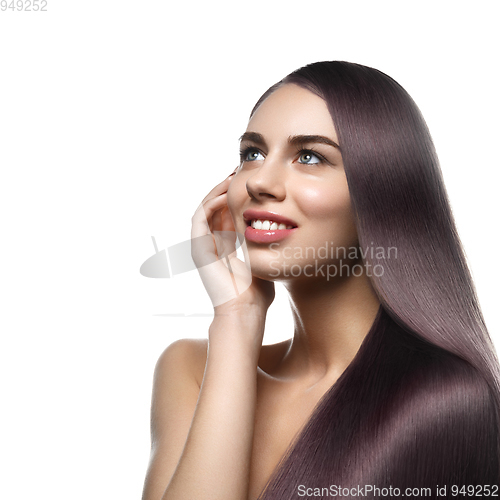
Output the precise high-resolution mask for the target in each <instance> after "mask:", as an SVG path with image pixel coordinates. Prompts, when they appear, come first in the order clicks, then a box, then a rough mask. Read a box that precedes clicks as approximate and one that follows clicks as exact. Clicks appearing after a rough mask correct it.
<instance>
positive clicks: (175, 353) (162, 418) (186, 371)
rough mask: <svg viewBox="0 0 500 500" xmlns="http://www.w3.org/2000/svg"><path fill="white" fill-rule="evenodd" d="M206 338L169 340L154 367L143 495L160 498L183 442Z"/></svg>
mask: <svg viewBox="0 0 500 500" xmlns="http://www.w3.org/2000/svg"><path fill="white" fill-rule="evenodd" d="M206 352H207V341H206V340H193V339H183V340H177V341H176V342H173V343H172V344H170V345H169V346H168V347H167V348H166V349H165V350H164V351H163V352H162V354H161V355H160V357H159V358H158V361H157V363H156V367H155V370H154V381H153V394H152V399H151V458H150V462H149V467H148V472H147V474H146V480H145V483H144V492H143V499H152V498H154V499H156V498H161V497H162V495H163V492H164V490H165V488H166V486H167V484H168V482H169V481H170V478H171V477H172V474H173V473H174V470H175V468H176V466H177V463H178V461H179V459H180V456H181V454H182V450H183V448H184V444H185V442H186V439H187V436H188V433H189V427H190V425H191V421H192V419H193V414H194V411H195V408H196V403H197V401H198V396H199V393H200V385H201V381H202V379H203V372H204V370H205V363H206Z"/></svg>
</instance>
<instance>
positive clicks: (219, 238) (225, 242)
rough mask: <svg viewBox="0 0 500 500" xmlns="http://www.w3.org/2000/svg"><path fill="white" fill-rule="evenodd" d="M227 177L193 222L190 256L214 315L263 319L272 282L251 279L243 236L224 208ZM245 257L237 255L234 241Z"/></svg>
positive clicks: (267, 306)
mask: <svg viewBox="0 0 500 500" xmlns="http://www.w3.org/2000/svg"><path fill="white" fill-rule="evenodd" d="M232 179H233V175H231V176H229V177H228V178H227V179H225V180H224V181H223V182H221V183H220V184H219V185H217V186H216V187H215V188H214V189H212V191H210V193H209V194H208V195H207V196H206V197H205V198H204V199H203V201H202V202H201V204H200V206H199V207H198V209H197V210H196V213H195V214H194V216H193V219H192V223H193V225H192V231H191V255H192V257H193V260H194V262H195V264H196V266H197V267H198V272H199V273H200V277H201V279H202V281H203V284H204V286H205V288H206V290H207V292H208V294H209V296H210V299H211V300H212V304H213V305H214V308H215V314H216V316H217V315H227V314H233V313H236V314H239V315H246V313H248V314H249V315H255V314H258V315H260V316H263V317H265V315H266V312H267V309H268V308H269V306H270V305H271V303H272V301H273V299H274V283H272V282H268V281H264V280H261V279H259V278H255V277H252V273H251V270H250V262H249V258H248V253H247V249H246V244H245V238H244V235H242V234H238V233H236V231H235V227H234V222H233V219H232V217H231V214H230V213H229V209H228V206H227V190H228V188H229V185H230V183H231V180H232ZM237 239H238V241H239V243H240V244H241V247H242V250H243V253H244V255H245V262H242V261H241V260H240V259H239V258H238V257H237V255H236V240H237Z"/></svg>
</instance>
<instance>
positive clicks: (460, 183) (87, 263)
mask: <svg viewBox="0 0 500 500" xmlns="http://www.w3.org/2000/svg"><path fill="white" fill-rule="evenodd" d="M47 10H48V12H12V11H10V10H8V11H7V12H0V165H1V168H2V178H1V179H2V180H1V183H0V190H1V191H0V203H1V214H2V225H1V227H2V231H1V237H2V243H1V246H0V249H1V252H2V259H1V266H2V273H1V293H2V302H1V304H2V313H1V320H0V321H1V325H0V326H1V335H2V349H1V354H0V356H1V358H0V370H1V373H0V376H1V384H2V388H1V395H2V398H1V402H2V412H1V419H2V423H1V427H0V450H1V451H0V453H1V455H2V462H3V463H2V469H1V476H2V480H1V482H0V497H1V498H8V499H9V500H14V499H18V498H19V499H21V498H23V499H24V498H32V497H35V496H36V497H37V498H40V497H41V498H51V499H66V498H71V499H73V500H77V499H86V500H87V499H90V498H92V499H109V498H116V499H137V498H140V494H141V489H142V484H143V480H144V474H145V471H146V466H147V461H148V455H149V404H150V393H151V383H152V374H153V368H154V364H155V362H156V359H157V358H158V356H159V354H160V353H161V352H162V351H163V349H164V348H165V347H166V346H167V345H168V344H169V343H170V342H172V341H173V340H175V339H177V338H180V337H203V336H205V335H206V331H207V327H208V325H209V322H210V318H209V316H205V317H198V318H195V317H187V316H182V315H188V314H193V313H200V314H203V313H204V314H207V315H208V314H210V310H211V308H210V303H209V301H208V299H207V298H205V295H204V292H203V289H202V288H201V283H200V282H199V280H198V277H197V276H196V273H189V274H186V275H183V276H179V277H177V278H174V279H172V280H153V279H147V278H144V277H142V276H141V275H140V274H139V267H140V265H141V263H142V262H143V261H144V260H145V259H146V258H148V257H149V256H150V255H152V253H153V252H154V248H153V245H152V242H151V238H150V237H151V235H155V236H156V240H157V242H158V246H159V248H160V249H161V248H166V247H168V246H170V245H173V244H175V243H178V242H180V241H183V240H186V239H187V238H189V229H190V227H189V226H190V219H191V216H192V214H193V212H194V210H195V208H196V207H197V205H198V203H199V202H200V200H201V198H202V197H203V196H205V194H206V193H207V192H208V191H209V190H210V189H211V188H212V187H213V186H214V185H215V184H217V183H219V182H220V181H221V180H222V179H224V177H226V176H227V175H229V174H230V173H231V172H232V171H233V169H234V167H235V166H236V165H237V163H238V137H239V136H240V135H241V134H242V132H243V131H244V129H245V127H246V122H247V118H248V114H249V112H250V110H251V108H252V106H253V104H254V103H255V101H256V100H257V99H258V97H259V96H260V95H261V94H262V93H263V92H264V91H265V90H266V89H267V88H268V87H269V86H270V85H271V84H273V83H275V82H276V81H278V80H280V79H281V78H282V77H283V76H285V75H286V74H288V73H289V72H291V71H292V70H294V69H296V68H297V67H299V66H302V65H304V64H307V63H310V62H314V61H319V60H331V59H340V60H347V61H352V62H358V63H361V64H365V65H369V66H373V67H376V68H378V69H380V70H382V71H384V72H385V73H387V74H389V75H391V76H392V77H393V78H395V79H396V80H397V81H398V82H399V83H401V84H402V85H403V86H404V87H405V88H406V89H407V90H408V91H409V93H410V94H411V95H412V96H413V98H414V99H415V100H416V102H417V104H418V105H419V106H420V108H421V110H422V112H423V114H424V116H425V118H426V120H427V122H428V124H429V127H430V129H431V132H432V134H433V137H434V140H435V143H436V146H437V150H438V153H439V155H440V159H441V163H442V168H443V172H444V176H445V181H446V185H447V188H448V192H449V196H450V199H451V203H452V207H453V210H454V213H455V217H456V220H457V224H458V228H459V232H460V235H461V237H462V240H463V243H464V247H465V250H466V253H467V255H468V258H469V262H470V266H471V269H472V272H473V275H474V278H475V282H476V286H477V290H478V294H479V298H480V301H481V304H482V306H483V310H484V314H485V317H486V321H487V324H488V326H489V328H490V330H491V333H492V336H493V338H494V340H495V342H496V345H497V346H500V319H499V315H498V307H497V304H496V301H497V299H498V291H497V284H498V282H499V278H500V276H499V270H498V257H497V252H498V244H499V237H498V233H497V228H498V222H497V218H498V204H499V202H498V181H499V176H498V170H499V168H500V161H499V153H498V145H499V132H500V130H499V123H498V116H499V111H500V109H499V98H498V88H497V87H498V76H499V74H498V69H497V68H498V47H499V38H498V35H497V33H498V26H497V21H496V2H494V1H493V0H491V1H482V0H479V1H475V2H473V3H471V2H461V1H451V0H450V1H439V0H438V1H436V0H433V1H422V0H421V1H419V2H401V1H399V2H396V1H394V2H390V1H383V0H382V1H378V2H373V1H364V2H363V1H356V2H349V1H347V0H345V1H344V2H336V1H332V0H328V1H314V0H309V1H307V2H304V1H300V2H291V1H288V2H285V1H276V2H273V1H272V0H267V1H258V0H257V1H256V0H253V1H251V2H245V3H242V2H241V3H237V2H217V1H213V2H206V1H204V2H201V1H193V2H185V3H182V2H178V1H176V2H173V1H170V2H165V1H157V0H142V1H137V0H136V1H135V2H132V1H124V0H120V1H118V0H116V1H112V0H100V1H97V0H87V1H85V2H75V1H71V0H65V1H57V0H48V9H47ZM282 292H283V291H282V290H281V289H280V290H279V296H278V299H277V300H276V304H275V305H273V308H272V309H271V312H270V319H269V325H268V331H267V333H266V335H267V341H268V342H270V341H273V339H278V338H284V337H286V336H289V335H290V334H291V321H290V317H289V313H288V310H287V307H286V306H287V304H286V297H285V296H284V294H283V293H282ZM168 314H179V315H181V316H178V317H172V316H166V315H168ZM271 334H272V335H271Z"/></svg>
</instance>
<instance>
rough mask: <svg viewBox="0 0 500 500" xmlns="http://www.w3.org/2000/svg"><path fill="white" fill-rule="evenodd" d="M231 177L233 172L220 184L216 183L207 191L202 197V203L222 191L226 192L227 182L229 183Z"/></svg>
mask: <svg viewBox="0 0 500 500" xmlns="http://www.w3.org/2000/svg"><path fill="white" fill-rule="evenodd" d="M232 179H233V174H231V175H230V176H229V177H227V178H226V179H224V180H223V181H222V182H221V183H220V184H217V186H215V187H214V188H213V189H212V190H211V191H210V193H208V194H207V195H206V196H205V198H203V201H202V203H204V202H206V201H208V200H209V199H211V198H214V197H215V196H219V195H220V194H222V193H225V192H227V188H228V187H229V184H231V180H232Z"/></svg>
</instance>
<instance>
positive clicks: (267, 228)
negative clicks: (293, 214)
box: [243, 209, 297, 243]
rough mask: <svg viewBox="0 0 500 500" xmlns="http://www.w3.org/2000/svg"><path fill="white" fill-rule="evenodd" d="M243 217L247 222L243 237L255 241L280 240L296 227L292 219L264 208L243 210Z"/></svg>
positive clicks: (271, 241)
mask: <svg viewBox="0 0 500 500" xmlns="http://www.w3.org/2000/svg"><path fill="white" fill-rule="evenodd" d="M243 218H244V219H245V222H246V224H247V228H246V230H245V238H246V239H247V240H248V241H253V242H255V243H273V242H275V241H281V240H283V239H285V238H287V237H288V236H290V234H292V233H293V232H294V231H295V230H296V229H297V224H296V223H295V222H294V221H293V220H291V219H289V218H287V217H284V216H282V215H280V214H277V213H274V212H269V211H266V210H254V209H249V210H245V212H243ZM257 221H258V222H257ZM252 226H257V227H252ZM262 226H264V227H262ZM273 226H274V228H273ZM280 227H281V229H280ZM271 228H272V229H271Z"/></svg>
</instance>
